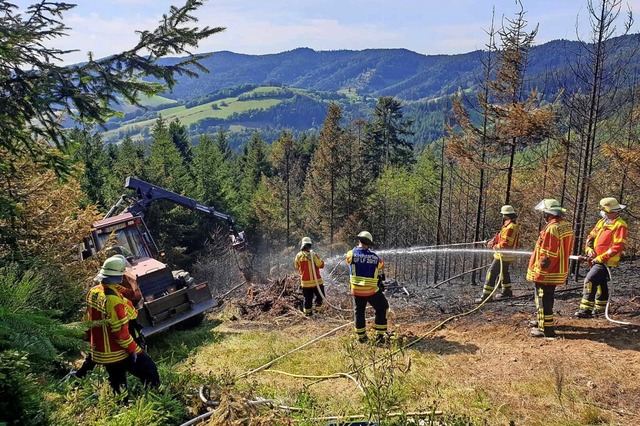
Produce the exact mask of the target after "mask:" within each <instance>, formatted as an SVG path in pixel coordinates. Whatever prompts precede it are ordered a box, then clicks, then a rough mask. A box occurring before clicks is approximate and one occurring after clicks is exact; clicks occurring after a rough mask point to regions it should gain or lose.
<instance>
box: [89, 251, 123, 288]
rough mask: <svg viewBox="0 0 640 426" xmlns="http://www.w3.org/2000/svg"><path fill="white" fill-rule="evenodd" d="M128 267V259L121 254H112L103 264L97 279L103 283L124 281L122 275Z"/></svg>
mask: <svg viewBox="0 0 640 426" xmlns="http://www.w3.org/2000/svg"><path fill="white" fill-rule="evenodd" d="M126 267H127V260H126V259H125V258H124V256H122V255H121V254H116V255H115V256H111V257H110V258H108V259H107V260H105V261H104V263H103V264H102V268H100V272H99V273H98V275H96V278H95V280H96V281H100V282H101V283H103V284H115V283H121V282H122V276H123V275H124V271H125V269H126Z"/></svg>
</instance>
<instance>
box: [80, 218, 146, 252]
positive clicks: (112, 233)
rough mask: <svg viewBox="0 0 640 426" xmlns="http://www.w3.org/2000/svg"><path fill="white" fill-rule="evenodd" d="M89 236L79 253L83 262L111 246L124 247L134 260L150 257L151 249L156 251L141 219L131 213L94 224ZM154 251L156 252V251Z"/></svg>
mask: <svg viewBox="0 0 640 426" xmlns="http://www.w3.org/2000/svg"><path fill="white" fill-rule="evenodd" d="M91 234H92V235H91V236H92V238H86V239H85V241H84V247H83V249H82V251H81V257H82V259H83V260H84V259H86V258H88V257H90V256H92V255H94V254H95V253H96V252H97V251H100V250H102V249H104V248H106V247H109V246H113V245H118V246H121V247H124V248H125V249H126V250H128V251H129V252H130V253H131V256H132V257H133V258H134V259H135V260H138V259H144V258H149V257H152V253H153V250H152V248H153V249H156V245H155V243H154V241H153V239H152V238H151V235H150V234H149V232H148V230H147V226H146V225H145V223H144V221H143V220H142V218H141V217H139V216H133V215H132V214H131V213H123V214H120V215H117V216H113V217H109V218H106V219H102V220H99V221H97V222H95V223H94V224H93V229H92V230H91ZM155 251H156V252H157V249H156V250H155Z"/></svg>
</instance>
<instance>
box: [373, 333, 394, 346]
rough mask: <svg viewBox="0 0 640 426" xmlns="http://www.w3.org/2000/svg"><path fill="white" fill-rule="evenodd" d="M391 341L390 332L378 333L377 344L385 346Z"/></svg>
mask: <svg viewBox="0 0 640 426" xmlns="http://www.w3.org/2000/svg"><path fill="white" fill-rule="evenodd" d="M390 341H391V335H390V334H389V333H384V334H376V345H378V346H384V345H386V344H387V343H389V342H390Z"/></svg>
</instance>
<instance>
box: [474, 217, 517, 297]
mask: <svg viewBox="0 0 640 426" xmlns="http://www.w3.org/2000/svg"><path fill="white" fill-rule="evenodd" d="M500 214H501V215H502V221H503V222H502V228H501V229H500V232H499V233H497V234H496V235H495V236H494V237H493V238H492V239H490V240H489V241H488V242H487V247H489V248H493V249H494V250H496V251H495V253H493V262H492V263H491V266H490V267H489V270H488V271H487V278H486V281H485V283H484V287H483V288H482V296H480V298H478V299H476V303H480V302H482V301H483V300H484V299H486V298H487V297H489V295H490V294H491V293H492V292H493V288H494V286H495V285H496V279H497V278H498V277H500V286H501V292H500V293H499V294H497V295H496V296H495V300H502V299H506V298H509V297H513V291H512V290H511V275H510V274H509V266H510V265H511V262H513V261H514V260H516V256H515V255H514V254H508V253H500V250H515V249H516V248H517V247H518V239H519V232H520V225H518V224H517V223H516V218H517V217H518V216H517V215H516V211H515V210H514V209H513V206H510V205H508V204H507V205H504V206H502V208H501V209H500Z"/></svg>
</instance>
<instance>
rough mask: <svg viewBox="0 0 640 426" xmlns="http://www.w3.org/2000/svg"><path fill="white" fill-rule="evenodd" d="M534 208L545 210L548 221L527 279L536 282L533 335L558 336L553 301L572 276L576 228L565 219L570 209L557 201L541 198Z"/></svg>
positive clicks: (530, 265) (530, 262) (534, 251)
mask: <svg viewBox="0 0 640 426" xmlns="http://www.w3.org/2000/svg"><path fill="white" fill-rule="evenodd" d="M534 209H535V210H536V211H539V212H541V213H542V217H543V218H544V220H545V222H546V224H545V226H544V228H543V229H542V231H540V236H539V237H538V240H537V241H536V247H535V249H534V250H533V253H532V254H531V258H530V259H529V267H528V269H527V281H531V282H533V283H534V284H535V288H536V293H535V300H536V307H537V308H538V321H537V322H532V323H531V324H530V325H531V326H532V327H533V328H531V336H532V337H555V335H556V333H555V329H554V324H553V302H554V293H555V290H556V286H559V285H564V284H565V282H566V281H567V277H568V276H569V255H571V250H572V249H573V239H574V235H573V230H572V229H571V224H570V223H569V222H568V221H567V220H565V219H564V215H565V213H566V210H565V209H564V208H562V207H561V206H560V203H559V202H558V201H557V200H554V199H551V198H548V199H544V200H542V201H540V203H538V204H537V205H536V206H535V207H534Z"/></svg>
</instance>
